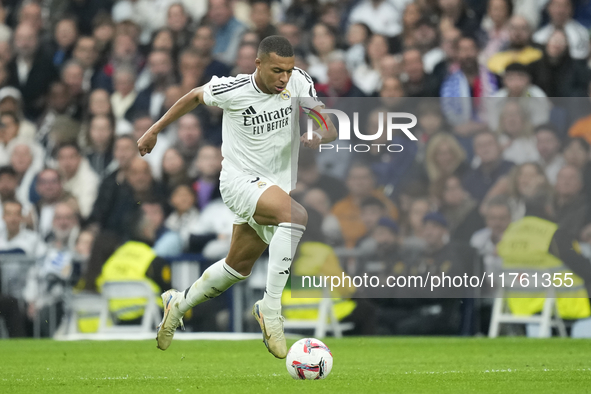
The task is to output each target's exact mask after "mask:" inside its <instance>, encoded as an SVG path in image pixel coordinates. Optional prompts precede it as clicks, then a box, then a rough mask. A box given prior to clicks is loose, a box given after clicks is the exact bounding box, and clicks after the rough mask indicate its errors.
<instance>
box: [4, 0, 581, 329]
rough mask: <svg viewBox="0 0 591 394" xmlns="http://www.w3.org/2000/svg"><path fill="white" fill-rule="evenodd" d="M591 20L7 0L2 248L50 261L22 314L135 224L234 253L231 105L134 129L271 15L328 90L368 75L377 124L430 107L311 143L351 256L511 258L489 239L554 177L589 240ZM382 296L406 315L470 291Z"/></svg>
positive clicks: (148, 238) (324, 221) (99, 261)
mask: <svg viewBox="0 0 591 394" xmlns="http://www.w3.org/2000/svg"><path fill="white" fill-rule="evenodd" d="M590 27H591V3H589V2H588V1H586V0H488V1H480V0H414V1H413V0H334V1H333V0H283V1H272V0H248V1H246V0H208V1H205V0H203V1H191V0H120V1H110V0H93V1H90V0H60V1H44V0H41V1H34V0H31V1H28V0H24V1H23V0H9V1H4V2H2V5H1V6H0V202H1V204H0V217H1V218H2V220H1V221H0V252H3V253H9V252H10V253H14V252H19V253H24V254H25V255H27V256H28V257H31V258H34V259H37V260H38V261H39V262H38V263H37V264H36V265H35V267H34V269H32V270H31V271H30V272H29V274H28V280H27V286H26V288H25V289H24V298H25V300H26V303H27V306H28V307H27V315H28V317H29V318H31V319H32V318H34V317H35V316H38V314H39V313H41V311H42V310H43V308H44V307H46V306H47V305H48V304H51V303H54V302H55V301H56V300H59V298H60V297H61V295H62V293H63V288H65V287H68V286H74V285H76V286H78V287H79V288H84V289H88V290H94V289H95V288H96V283H95V282H96V278H97V277H98V276H99V275H100V273H101V267H102V265H103V264H104V263H105V261H107V259H108V258H109V256H111V255H112V254H113V253H114V251H115V250H116V249H117V248H118V247H119V246H120V245H122V244H123V243H125V242H126V241H128V240H140V241H141V242H145V243H147V244H149V245H150V246H152V249H153V251H154V253H155V254H156V255H157V256H159V257H162V258H174V257H175V256H179V255H182V254H183V253H197V254H201V255H203V256H204V258H205V259H206V260H209V261H211V260H213V261H215V260H216V259H219V258H221V257H223V256H225V254H226V253H227V251H228V249H229V242H230V237H231V231H232V222H233V214H232V213H231V212H230V211H229V210H228V209H227V208H226V207H225V205H224V204H223V202H222V201H221V199H220V193H219V187H218V186H219V179H218V178H219V173H220V170H221V161H222V156H221V151H220V145H221V111H220V110H218V109H216V108H206V107H204V106H200V107H198V108H197V110H195V111H194V112H191V113H189V114H187V115H185V116H183V117H182V118H181V119H179V121H178V122H176V123H175V124H173V125H171V126H170V127H169V128H167V129H166V130H165V131H164V132H163V133H161V134H160V135H159V137H158V144H157V146H156V148H155V149H154V151H153V152H152V153H151V154H149V155H147V156H146V157H144V158H141V157H139V155H138V152H137V147H136V141H137V139H138V138H139V137H140V136H141V135H142V134H143V133H144V132H145V131H146V130H147V129H148V128H149V127H150V126H151V125H152V124H153V123H154V121H155V120H157V119H158V118H159V117H160V116H161V115H162V114H164V113H165V112H166V111H167V110H168V109H169V108H170V107H171V106H172V104H174V102H175V101H176V100H178V99H179V98H180V97H182V96H183V95H184V94H185V93H187V92H188V91H189V90H191V89H193V88H194V87H197V86H200V85H203V84H205V83H207V82H208V81H209V80H210V79H211V77H212V76H214V75H216V76H229V75H232V76H235V75H238V74H245V73H247V74H250V73H253V72H254V71H255V59H256V52H257V47H258V43H259V42H260V41H261V40H262V39H263V38H265V37H267V36H270V35H274V34H280V35H283V36H285V37H286V38H287V39H288V40H289V41H290V42H291V43H292V45H293V46H294V48H295V53H296V66H298V67H300V68H302V69H304V70H306V71H307V72H308V73H309V75H310V76H311V77H312V78H313V80H314V82H315V86H316V91H317V92H318V95H319V96H320V97H321V99H322V101H324V102H325V103H326V105H327V106H328V107H331V106H333V105H338V100H339V99H342V98H352V97H374V100H379V103H380V105H379V106H378V108H376V110H375V114H373V113H372V114H369V115H368V116H367V119H365V120H364V121H365V122H366V123H367V129H368V130H372V131H373V130H375V129H376V128H377V126H374V125H375V124H376V119H377V118H376V116H377V113H378V112H379V111H380V110H382V111H388V110H393V109H405V110H408V111H409V112H412V113H414V114H416V115H417V117H418V126H417V127H416V128H415V129H413V133H415V135H417V137H418V141H416V142H414V141H410V142H409V141H408V140H405V141H404V142H401V145H402V146H404V150H403V152H402V153H390V152H388V151H384V150H381V151H380V150H378V149H375V148H372V149H371V150H370V151H369V152H366V153H351V154H347V153H346V152H344V153H343V154H342V155H338V156H335V155H333V156H330V155H328V156H326V157H325V156H324V155H323V154H322V153H321V154H319V155H318V154H316V153H314V152H312V151H307V150H302V152H301V156H300V161H299V170H298V187H297V189H296V190H295V191H294V193H293V195H294V198H296V199H297V200H298V201H300V202H302V203H303V204H304V205H305V206H306V207H307V208H308V209H309V211H311V212H313V213H312V214H311V217H312V216H318V217H320V220H319V221H317V222H314V223H317V224H318V226H319V231H318V232H317V233H316V234H319V236H322V237H323V239H324V243H326V244H327V245H329V246H331V247H333V248H334V250H335V251H337V254H338V256H339V257H340V265H341V269H343V270H344V271H345V272H347V273H349V274H355V273H358V272H369V271H371V270H376V271H380V270H381V272H383V271H384V269H385V268H384V264H382V263H383V262H384V261H385V260H388V261H391V260H392V259H393V257H392V256H396V259H398V258H399V259H400V260H401V261H402V263H401V264H402V266H395V267H394V269H399V270H402V271H404V270H405V269H407V268H404V264H405V261H413V267H419V268H416V269H418V270H419V271H420V270H424V269H425V268H424V266H425V264H427V265H428V264H432V262H433V261H437V262H438V263H437V264H447V263H449V262H451V263H450V264H455V263H456V261H460V260H462V263H461V264H468V265H469V264H474V261H476V260H478V256H480V258H481V260H482V261H484V264H485V266H486V267H489V268H491V269H492V267H494V266H497V267H498V266H499V264H500V263H499V261H498V260H499V258H498V256H496V252H495V245H496V244H497V243H498V241H499V240H500V238H501V237H502V234H503V232H504V230H505V229H506V228H507V226H508V225H509V224H510V223H511V222H512V221H515V220H518V219H520V218H522V217H523V216H524V215H525V202H524V201H525V200H526V199H527V197H529V196H532V195H533V194H535V193H539V192H540V190H542V191H544V192H546V193H547V194H548V195H551V196H553V201H552V207H553V212H554V218H555V220H556V221H557V223H558V224H559V225H560V226H563V227H565V228H568V230H569V231H570V232H571V233H572V235H573V237H574V238H576V239H578V240H579V241H580V242H581V245H583V252H584V253H588V251H589V250H591V225H589V223H590V222H591V216H589V214H590V213H591V212H588V211H589V209H588V205H589V204H588V201H589V198H590V197H591V164H590V161H589V158H590V157H591V156H590V143H591V116H590V115H589V113H591V104H590V103H589V99H588V97H589V96H590V89H589V86H590V85H589V82H590V78H589V77H590V72H589V71H590V70H589V52H590V47H589V45H590V44H589V28H590ZM458 97H461V98H465V99H455V98H458ZM489 97H491V98H492V99H490V100H487V98H489ZM564 97H568V98H571V99H564V100H563V101H561V99H559V98H564ZM573 97H579V99H578V100H575V99H573ZM428 98H437V99H435V100H434V99H428ZM374 115H376V116H374ZM403 137H404V136H403ZM404 138H406V137H404ZM462 245H471V247H472V248H473V250H474V251H475V252H474V256H472V254H471V253H468V252H466V250H468V249H462ZM458 264H459V263H458ZM396 267H398V268H396ZM421 267H422V268H421ZM413 269H415V268H413ZM368 270H369V271H368ZM402 271H398V272H402ZM159 276H166V275H159ZM161 279H162V278H161ZM165 279H166V278H165ZM168 281H170V278H168ZM60 289H61V290H60ZM458 302H460V301H458ZM376 303H377V302H376ZM376 303H374V304H376ZM460 303H461V302H460ZM377 304H379V303H377ZM1 305H2V303H0V306H1ZM374 307H376V308H377V309H378V310H381V309H384V308H385V309H386V310H389V311H390V312H391V311H392V310H396V311H397V312H396V314H393V313H391V314H390V315H389V316H396V319H397V320H399V321H405V320H404V319H403V318H402V317H401V316H403V317H406V316H407V312H408V311H409V310H412V311H415V312H416V311H417V310H420V311H422V312H421V313H423V312H424V313H425V314H427V315H429V314H430V313H431V315H433V316H435V315H437V316H440V317H441V316H450V315H452V314H454V313H456V312H455V311H456V309H458V308H460V309H461V308H463V306H458V305H456V304H454V305H451V306H450V305H447V304H445V305H443V310H444V312H445V313H441V308H440V309H439V312H437V311H436V309H437V308H435V309H434V308H433V304H432V303H424V304H420V305H416V304H409V303H406V304H404V305H394V306H392V305H377V306H376V305H374ZM440 307H441V305H440ZM388 308H389V309H388ZM446 308H447V309H446ZM433 311H435V312H433ZM436 312H437V313H436ZM448 312H449V313H448ZM458 313H459V314H461V312H458ZM378 315H379V313H378ZM378 318H379V316H378ZM384 319H385V320H387V319H388V318H387V317H384V318H383V319H382V320H381V321H382V322H383V321H384ZM392 319H394V318H392ZM443 320H444V319H442V320H441V321H442V322H443ZM393 324H394V323H393ZM434 324H435V323H434ZM437 324H439V323H436V325H437ZM383 326H384V327H385V328H384V330H383V332H384V333H391V332H394V333H409V332H411V333H414V332H416V331H412V330H414V328H413V329H407V331H405V329H404V328H400V329H399V330H394V329H388V324H387V322H386V323H384V324H383ZM440 326H443V323H441V325H440ZM412 327H415V326H412ZM458 327H459V326H458V324H456V325H454V326H453V327H451V328H449V329H443V331H442V332H444V333H459V332H460V329H459V328H458ZM408 330H411V331H408ZM473 331H474V330H473V329H472V333H473ZM464 332H466V331H464ZM425 333H430V332H428V331H425Z"/></svg>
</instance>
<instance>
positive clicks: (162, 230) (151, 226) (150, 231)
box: [141, 200, 183, 258]
mask: <svg viewBox="0 0 591 394" xmlns="http://www.w3.org/2000/svg"><path fill="white" fill-rule="evenodd" d="M141 210H142V213H143V218H144V219H145V220H146V221H147V222H148V224H147V225H146V227H145V229H144V231H145V232H144V234H145V235H147V236H148V239H149V240H151V241H152V243H153V245H152V250H153V251H154V253H156V255H157V256H159V257H165V258H166V257H174V256H178V255H180V254H181V253H183V241H182V240H181V237H180V235H179V234H178V233H176V232H174V231H171V230H170V229H168V228H167V227H166V226H165V224H164V219H166V217H165V216H164V206H163V205H162V203H161V202H159V201H154V200H145V201H142V205H141Z"/></svg>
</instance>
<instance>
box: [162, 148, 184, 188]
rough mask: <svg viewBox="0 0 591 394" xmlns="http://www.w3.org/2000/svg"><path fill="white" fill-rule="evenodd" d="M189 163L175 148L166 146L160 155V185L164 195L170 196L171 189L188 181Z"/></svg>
mask: <svg viewBox="0 0 591 394" xmlns="http://www.w3.org/2000/svg"><path fill="white" fill-rule="evenodd" d="M188 170H189V165H188V163H186V162H185V158H184V157H183V156H182V155H181V154H180V153H179V151H178V150H176V148H168V149H167V150H166V152H164V156H163V157H162V186H163V187H164V188H165V190H166V195H167V196H170V195H171V193H172V191H173V190H174V189H175V188H176V187H177V186H178V185H181V184H186V183H189V182H190V179H189V174H188Z"/></svg>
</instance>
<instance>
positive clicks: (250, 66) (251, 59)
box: [230, 44, 257, 77]
mask: <svg viewBox="0 0 591 394" xmlns="http://www.w3.org/2000/svg"><path fill="white" fill-rule="evenodd" d="M256 58H257V47H256V46H254V45H251V44H243V45H240V48H238V55H237V56H236V67H234V68H233V69H232V71H230V75H232V76H234V77H235V76H237V75H239V74H252V73H254V72H255V70H256V63H255V60H256Z"/></svg>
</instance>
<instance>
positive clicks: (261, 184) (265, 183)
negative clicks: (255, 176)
mask: <svg viewBox="0 0 591 394" xmlns="http://www.w3.org/2000/svg"><path fill="white" fill-rule="evenodd" d="M257 185H258V187H259V189H262V188H263V187H265V186H267V182H263V181H260V182H259V183H257Z"/></svg>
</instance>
